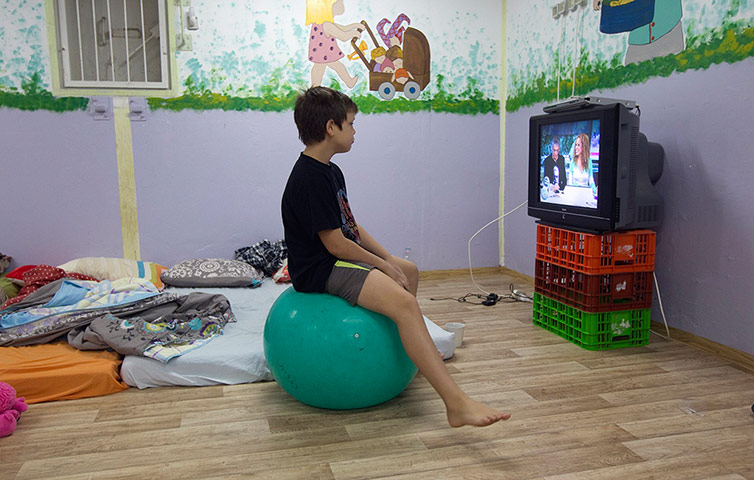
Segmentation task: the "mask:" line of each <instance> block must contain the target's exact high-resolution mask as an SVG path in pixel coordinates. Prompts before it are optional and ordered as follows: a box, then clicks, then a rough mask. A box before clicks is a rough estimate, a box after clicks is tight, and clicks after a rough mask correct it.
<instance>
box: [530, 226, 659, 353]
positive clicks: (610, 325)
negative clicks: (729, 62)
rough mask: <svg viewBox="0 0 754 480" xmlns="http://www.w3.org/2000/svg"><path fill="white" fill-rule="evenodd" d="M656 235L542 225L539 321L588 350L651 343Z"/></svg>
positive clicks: (537, 279)
mask: <svg viewBox="0 0 754 480" xmlns="http://www.w3.org/2000/svg"><path fill="white" fill-rule="evenodd" d="M654 262H655V233H654V232H653V231H651V230H632V231H628V232H619V233H618V232H614V233H606V234H602V235H593V234H588V233H581V232H575V231H572V230H566V229H562V228H556V227H550V226H546V225H541V224H539V225H537V257H536V266H535V277H534V279H535V283H534V285H535V293H534V324H535V325H538V326H540V327H542V328H544V329H546V330H549V331H551V332H553V333H556V334H558V335H560V336H561V337H563V338H565V339H567V340H570V341H571V342H573V343H575V344H576V345H579V346H581V347H583V348H585V349H588V350H609V349H614V348H622V347H633V346H637V345H646V344H648V343H649V319H650V311H651V306H652V287H653V283H652V272H653V271H654Z"/></svg>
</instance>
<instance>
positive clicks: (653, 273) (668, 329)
mask: <svg viewBox="0 0 754 480" xmlns="http://www.w3.org/2000/svg"><path fill="white" fill-rule="evenodd" d="M652 277H653V278H654V280H655V289H656V290H657V303H659V305H660V313H661V314H662V321H663V322H664V323H665V332H666V333H667V334H668V336H667V338H668V340H670V328H668V320H667V318H665V309H664V308H662V297H661V296H660V286H659V285H658V284H657V275H656V274H655V272H652ZM658 335H659V334H658ZM660 336H661V337H662V335H660Z"/></svg>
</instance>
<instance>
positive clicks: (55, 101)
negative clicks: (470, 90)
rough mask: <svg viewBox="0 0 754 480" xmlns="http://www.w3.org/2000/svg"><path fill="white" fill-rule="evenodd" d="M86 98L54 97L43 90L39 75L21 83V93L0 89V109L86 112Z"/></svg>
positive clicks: (15, 90) (34, 75)
mask: <svg viewBox="0 0 754 480" xmlns="http://www.w3.org/2000/svg"><path fill="white" fill-rule="evenodd" d="M88 105H89V99H88V98H80V97H54V96H53V95H52V93H50V92H49V91H47V90H45V89H44V87H43V86H42V80H41V77H40V75H39V73H34V74H33V75H32V76H31V78H29V79H28V80H27V81H25V82H22V83H21V91H18V89H16V88H9V89H7V90H6V89H0V107H8V108H16V109H18V110H50V111H52V112H59V113H60V112H71V111H75V110H86V109H87V107H88Z"/></svg>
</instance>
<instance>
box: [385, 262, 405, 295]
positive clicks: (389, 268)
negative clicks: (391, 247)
mask: <svg viewBox="0 0 754 480" xmlns="http://www.w3.org/2000/svg"><path fill="white" fill-rule="evenodd" d="M382 263H383V265H382V266H380V267H377V268H379V269H380V270H382V272H383V273H384V274H385V275H387V276H388V277H390V278H392V279H393V280H395V282H396V283H397V284H398V285H400V286H401V287H403V288H404V289H406V290H408V278H406V275H405V274H404V273H403V270H401V267H400V266H398V264H397V263H394V262H393V260H392V259H390V260H385V261H384V262H382Z"/></svg>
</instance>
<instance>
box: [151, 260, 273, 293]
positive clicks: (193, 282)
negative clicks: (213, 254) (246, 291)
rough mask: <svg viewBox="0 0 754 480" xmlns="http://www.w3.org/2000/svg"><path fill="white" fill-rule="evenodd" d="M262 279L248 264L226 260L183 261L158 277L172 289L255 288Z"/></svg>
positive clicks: (259, 273)
mask: <svg viewBox="0 0 754 480" xmlns="http://www.w3.org/2000/svg"><path fill="white" fill-rule="evenodd" d="M263 278H264V275H263V274H262V273H261V272H259V271H258V270H257V269H255V268H254V267H252V266H251V265H249V264H248V263H245V262H239V261H238V260H230V259H227V258H195V259H192V260H184V261H183V262H181V263H179V264H177V265H174V266H173V267H171V268H169V269H168V270H166V271H164V272H162V275H160V279H161V280H162V281H163V282H164V283H166V284H168V285H173V286H174V287H256V286H259V285H261V283H262V279H263Z"/></svg>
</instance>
